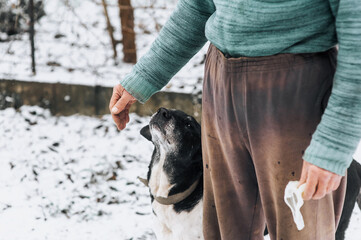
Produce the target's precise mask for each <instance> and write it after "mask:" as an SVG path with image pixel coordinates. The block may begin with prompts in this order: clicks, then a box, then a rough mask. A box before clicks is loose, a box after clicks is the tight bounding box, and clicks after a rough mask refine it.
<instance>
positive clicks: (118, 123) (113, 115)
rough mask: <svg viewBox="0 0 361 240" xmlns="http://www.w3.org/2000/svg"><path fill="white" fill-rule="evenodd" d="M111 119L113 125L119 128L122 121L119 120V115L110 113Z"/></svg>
mask: <svg viewBox="0 0 361 240" xmlns="http://www.w3.org/2000/svg"><path fill="white" fill-rule="evenodd" d="M112 118H113V121H114V122H115V125H117V128H118V129H119V130H120V126H121V124H122V121H121V120H120V117H119V115H118V114H112Z"/></svg>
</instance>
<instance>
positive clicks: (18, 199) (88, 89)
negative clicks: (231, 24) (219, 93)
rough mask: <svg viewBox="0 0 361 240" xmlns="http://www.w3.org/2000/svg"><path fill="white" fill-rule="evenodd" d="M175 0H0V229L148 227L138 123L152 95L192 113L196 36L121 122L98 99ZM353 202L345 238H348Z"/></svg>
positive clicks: (108, 232)
mask: <svg viewBox="0 0 361 240" xmlns="http://www.w3.org/2000/svg"><path fill="white" fill-rule="evenodd" d="M176 3H177V0H0V240H2V239H6V240H13V239H34V240H35V239H64V238H65V239H77V240H78V239H122V240H123V239H127V240H128V239H129V240H131V239H134V240H135V239H154V235H153V233H152V230H151V207H150V199H149V194H148V190H147V189H146V188H145V187H144V186H143V185H142V184H141V183H140V182H138V181H137V176H142V177H144V176H145V175H146V173H147V167H148V164H149V161H150V157H151V153H152V149H153V148H152V145H151V143H149V142H148V141H147V140H145V139H143V138H142V137H141V136H140V134H139V130H140V129H141V128H142V127H143V126H145V125H147V123H148V122H149V115H151V114H152V113H154V112H155V111H156V110H157V109H158V108H159V107H161V106H162V107H168V108H177V109H181V110H183V111H185V112H187V113H189V114H191V115H193V116H195V117H196V118H197V120H200V111H201V105H200V103H201V88H202V78H203V63H204V59H205V53H206V49H207V47H208V44H206V46H205V47H204V48H203V49H202V50H201V51H200V52H199V53H198V54H197V55H196V56H194V57H193V58H192V59H191V60H190V61H189V63H188V64H187V65H186V66H185V67H184V68H183V69H182V70H181V71H180V72H179V73H178V74H177V75H176V76H175V77H174V78H173V79H172V81H171V82H170V83H169V84H168V85H167V86H165V87H164V89H162V91H161V92H160V93H157V94H155V95H154V96H153V97H152V98H151V99H150V100H149V101H148V102H147V103H146V104H145V105H140V104H134V106H133V107H132V109H131V111H132V112H133V113H132V114H131V122H130V124H129V125H128V127H127V128H126V129H125V130H123V131H121V132H119V131H118V130H117V129H116V127H115V125H114V124H113V121H112V119H111V116H110V115H109V114H108V113H109V112H108V111H109V110H108V103H109V99H110V96H111V93H112V87H113V86H114V85H116V84H117V83H118V81H119V80H120V79H122V78H123V77H124V76H125V75H126V74H127V73H129V72H130V71H131V68H132V66H133V65H134V63H136V61H137V60H138V59H139V58H140V57H141V56H142V55H144V53H146V51H147V50H148V49H149V47H150V45H151V43H152V42H153V40H154V39H155V37H156V36H157V35H158V32H159V31H160V29H161V28H162V26H163V25H164V24H165V22H166V20H167V19H168V18H169V16H170V14H171V13H172V11H173V9H174V8H175V6H176ZM355 209H356V208H355ZM357 210H358V209H357ZM357 210H355V211H354V214H353V218H352V220H351V223H350V228H349V230H348V233H347V234H348V235H347V237H346V239H350V240H356V239H359V238H358V235H357V231H358V232H359V226H360V224H361V214H360V211H359V210H358V211H357ZM359 233H360V232H359Z"/></svg>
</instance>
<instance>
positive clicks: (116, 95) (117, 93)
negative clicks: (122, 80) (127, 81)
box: [109, 85, 123, 111]
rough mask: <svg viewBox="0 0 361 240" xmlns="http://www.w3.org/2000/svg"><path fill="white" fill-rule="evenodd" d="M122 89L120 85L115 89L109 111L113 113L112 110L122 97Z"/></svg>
mask: <svg viewBox="0 0 361 240" xmlns="http://www.w3.org/2000/svg"><path fill="white" fill-rule="evenodd" d="M122 93H123V91H122V87H121V86H120V85H117V86H115V87H114V88H113V94H112V97H111V98H110V102H109V110H110V111H112V108H113V107H114V105H115V104H116V103H117V102H118V100H119V99H120V98H121V97H122Z"/></svg>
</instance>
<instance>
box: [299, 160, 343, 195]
mask: <svg viewBox="0 0 361 240" xmlns="http://www.w3.org/2000/svg"><path fill="white" fill-rule="evenodd" d="M341 178H342V176H340V175H337V174H336V173H333V172H330V171H327V170H325V169H322V168H320V167H317V166H316V165H313V164H311V163H309V162H306V161H303V167H302V173H301V179H300V181H299V184H298V186H301V185H302V184H304V183H306V187H305V190H304V192H303V195H302V197H303V199H304V200H310V199H313V200H318V199H321V198H323V197H324V196H325V195H326V194H329V193H331V192H333V191H335V190H336V189H337V188H338V186H339V185H340V182H341Z"/></svg>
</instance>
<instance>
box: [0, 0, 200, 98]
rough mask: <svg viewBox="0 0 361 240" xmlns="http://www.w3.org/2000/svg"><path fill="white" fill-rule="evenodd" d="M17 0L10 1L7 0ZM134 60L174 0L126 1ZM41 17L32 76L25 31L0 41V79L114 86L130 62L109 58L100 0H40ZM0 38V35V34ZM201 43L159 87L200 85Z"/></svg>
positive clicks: (114, 18) (113, 11) (114, 17)
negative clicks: (131, 22) (133, 38)
mask: <svg viewBox="0 0 361 240" xmlns="http://www.w3.org/2000/svg"><path fill="white" fill-rule="evenodd" d="M11 1H13V2H17V1H15V0H11ZM107 2H108V4H109V7H108V10H109V15H110V18H111V22H112V24H113V26H114V29H115V38H116V39H118V40H120V39H121V38H122V36H121V32H120V19H119V9H118V6H117V2H118V1H116V0H108V1H107ZM131 2H132V5H133V7H134V8H135V10H134V19H135V32H136V45H137V51H138V52H137V54H138V59H139V58H140V57H141V56H142V55H144V53H145V52H146V51H147V50H148V49H149V47H150V45H151V43H152V42H153V40H154V39H155V37H156V36H157V35H158V32H159V30H160V29H161V27H162V26H163V25H164V23H165V22H166V20H167V19H168V18H169V16H170V14H171V13H172V11H173V9H174V8H175V5H176V3H177V0H132V1H131ZM44 4H45V12H46V16H44V17H43V18H42V19H41V20H40V22H39V23H37V24H36V26H35V28H36V36H35V47H36V64H37V75H36V76H32V74H31V69H30V63H31V61H30V43H29V40H28V39H29V37H28V35H27V34H23V35H19V36H16V37H13V38H11V39H10V41H4V42H2V41H0V58H1V62H0V79H3V78H4V79H16V80H23V81H40V82H50V83H53V82H61V83H71V84H82V85H93V86H94V85H102V86H110V87H112V86H114V85H115V84H117V83H118V81H119V80H120V79H122V78H123V77H124V76H125V75H126V74H127V73H129V72H130V71H131V68H132V65H131V64H126V63H123V62H122V58H123V55H122V45H121V44H118V46H117V50H118V54H119V56H118V58H117V60H116V61H114V60H113V58H112V55H113V53H112V48H111V45H110V38H109V35H108V32H107V30H106V22H105V17H104V15H103V7H102V5H101V1H100V0H71V1H69V0H44ZM0 39H1V35H0ZM206 47H207V46H205V47H204V48H203V49H202V50H201V51H200V52H199V54H197V55H196V56H195V57H194V58H193V59H192V60H191V61H190V62H189V64H187V65H186V66H185V67H184V68H183V69H182V70H181V71H180V72H179V73H178V74H177V75H176V76H175V77H174V78H173V80H172V82H171V83H170V84H168V85H167V86H166V87H165V88H164V90H165V91H174V92H185V93H198V92H199V91H200V90H201V84H200V82H201V79H202V75H203V64H201V62H202V61H203V60H204V55H205V52H206Z"/></svg>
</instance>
